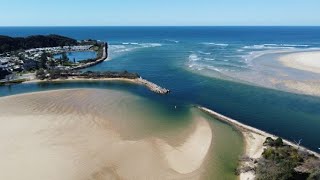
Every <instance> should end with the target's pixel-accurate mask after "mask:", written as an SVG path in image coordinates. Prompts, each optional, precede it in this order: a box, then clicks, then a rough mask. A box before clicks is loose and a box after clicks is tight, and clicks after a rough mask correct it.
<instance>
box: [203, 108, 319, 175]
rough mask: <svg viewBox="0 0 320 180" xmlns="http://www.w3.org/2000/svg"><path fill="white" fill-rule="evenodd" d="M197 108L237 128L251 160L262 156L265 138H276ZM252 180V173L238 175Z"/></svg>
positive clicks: (291, 144)
mask: <svg viewBox="0 0 320 180" xmlns="http://www.w3.org/2000/svg"><path fill="white" fill-rule="evenodd" d="M198 108H199V109H200V110H202V111H204V112H207V113H208V114H210V115H212V116H213V117H215V118H216V119H218V120H222V121H225V122H227V123H229V124H231V125H233V126H235V127H237V128H238V129H239V130H240V131H241V132H242V134H243V136H244V140H245V153H244V156H246V157H249V158H251V159H257V158H260V157H261V156H262V152H263V150H264V146H263V143H264V142H265V140H266V138H267V137H272V138H273V139H276V138H278V137H277V136H275V135H272V134H270V133H267V132H265V131H262V130H259V129H256V128H254V127H251V126H248V125H245V124H243V123H240V122H239V121H237V120H234V119H231V118H229V117H226V116H224V115H222V114H219V113H217V112H215V111H213V110H210V109H208V108H205V107H198ZM283 142H284V143H285V144H288V145H290V146H293V147H295V148H299V149H300V150H303V151H306V152H308V153H310V154H314V155H315V156H317V157H320V154H318V153H316V152H313V151H311V150H308V149H307V148H305V147H302V146H299V147H298V146H297V145H296V144H295V143H293V142H291V141H288V140H285V139H283ZM244 163H245V164H243V165H245V166H253V162H244ZM253 179H255V174H254V172H252V171H249V172H245V173H241V174H240V180H253Z"/></svg>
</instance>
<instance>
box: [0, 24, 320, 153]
mask: <svg viewBox="0 0 320 180" xmlns="http://www.w3.org/2000/svg"><path fill="white" fill-rule="evenodd" d="M319 30H320V28H318V27H171V28H169V27H153V28H152V27H82V28H80V27H72V28H71V27H65V28H64V27H57V28H0V34H8V35H15V36H17V35H29V34H52V33H59V34H62V35H67V36H71V37H74V38H77V39H86V38H92V39H100V40H106V41H108V42H109V43H110V45H111V46H110V53H111V60H110V61H106V62H104V63H101V64H99V65H97V66H95V67H92V68H89V69H88V70H99V71H104V70H128V71H132V72H138V73H139V74H140V75H141V76H143V77H144V78H146V79H149V80H151V81H153V82H155V83H157V84H159V85H161V86H163V87H166V88H168V89H170V90H171V91H172V93H171V94H170V95H168V96H159V95H156V94H153V93H152V92H149V91H148V90H147V89H145V88H144V87H141V86H136V85H127V84H124V83H119V82H114V83H111V82H90V83H88V82H85V83H80V82H77V83H65V84H62V83H54V84H41V85H38V84H23V85H14V86H10V87H0V95H1V96H6V95H10V94H17V93H24V92H30V91H39V90H48V89H60V88H111V89H123V90H126V91H130V92H133V93H135V94H137V95H140V96H144V97H147V98H150V99H151V100H155V101H157V102H159V103H163V104H165V105H166V106H168V107H172V108H174V106H177V107H178V108H179V107H184V106H190V105H193V104H199V105H202V106H206V107H208V108H211V109H213V110H215V111H217V112H219V113H222V114H224V115H227V116H230V117H231V118H234V119H237V120H239V121H241V122H243V123H246V124H248V125H251V126H254V127H256V128H259V129H262V130H265V131H268V132H270V133H273V134H276V135H280V136H282V137H284V138H286V139H289V140H292V141H293V140H299V139H302V144H303V145H304V146H307V147H309V148H311V149H313V150H315V151H319V150H318V147H320V139H319V137H320V131H319V128H320V108H319V107H320V98H319V97H311V96H306V95H298V94H292V93H286V92H282V91H277V90H271V89H266V88H262V87H256V86H251V85H245V84H242V83H239V82H231V81H226V80H223V79H220V78H219V77H217V78H214V77H213V76H207V75H206V74H204V73H202V71H204V69H205V70H206V72H209V73H210V75H211V74H217V72H221V73H237V72H246V71H250V70H251V65H250V63H249V62H250V61H249V62H247V61H246V58H245V57H247V55H250V53H251V52H255V51H261V50H268V49H272V50H273V49H278V48H282V49H283V48H286V49H292V48H294V49H303V48H318V47H320V45H319V42H320V35H319V33H318V32H319ZM229 71H230V72H229Z"/></svg>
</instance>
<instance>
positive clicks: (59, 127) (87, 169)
mask: <svg viewBox="0 0 320 180" xmlns="http://www.w3.org/2000/svg"><path fill="white" fill-rule="evenodd" d="M140 101H141V99H139V98H138V97H135V96H133V95H131V94H126V93H123V92H116V91H111V90H85V89H83V90H63V91H50V92H42V93H34V94H27V95H17V96H12V97H5V98H1V99H0V114H1V115H0V142H1V143H0V156H1V161H0V169H1V172H0V179H11V180H18V179H19V180H20V179H33V180H37V179H39V180H40V179H41V180H42V179H46V180H50V179H52V180H57V179H59V180H63V179H66V180H70V179H71V180H72V179H76V180H81V179H200V177H201V173H200V172H201V171H199V169H200V168H201V166H203V161H204V160H205V158H206V156H207V154H208V151H209V148H210V146H211V144H212V143H211V140H212V130H211V128H210V126H209V124H208V122H207V121H206V120H205V119H196V120H194V121H193V122H192V123H193V125H192V126H190V127H193V128H191V129H189V130H188V131H190V133H189V135H188V136H187V137H185V138H184V140H182V141H181V142H178V143H177V144H180V145H179V146H177V147H175V146H172V145H170V143H169V142H167V139H166V140H165V139H161V138H159V137H157V136H156V135H154V134H148V133H145V134H143V133H141V131H143V129H145V128H148V122H147V121H145V120H140V119H142V118H141V117H142V116H141V115H140V114H139V113H138V112H137V111H136V110H137V109H139V105H138V102H140ZM135 105H136V106H135ZM142 114H144V115H145V113H144V112H142ZM145 116H146V115H145ZM150 118H152V117H147V118H145V119H147V120H150ZM141 134H142V135H141ZM170 138H171V139H173V140H174V139H175V137H169V139H170Z"/></svg>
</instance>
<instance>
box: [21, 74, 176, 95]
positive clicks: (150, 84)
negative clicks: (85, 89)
mask: <svg viewBox="0 0 320 180" xmlns="http://www.w3.org/2000/svg"><path fill="white" fill-rule="evenodd" d="M68 81H70V82H72V81H74V82H76V81H89V82H90V81H121V82H127V83H133V84H137V85H142V86H145V87H147V88H148V89H149V90H150V91H152V92H154V93H157V94H163V95H164V94H168V93H170V90H168V89H165V88H162V87H161V86H159V85H157V84H155V83H153V82H150V81H148V80H146V79H143V78H141V77H140V78H136V79H129V78H99V79H89V78H80V77H73V78H67V79H54V80H30V81H25V82H23V83H46V82H47V83H50V82H68Z"/></svg>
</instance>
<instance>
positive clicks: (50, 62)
mask: <svg viewBox="0 0 320 180" xmlns="http://www.w3.org/2000/svg"><path fill="white" fill-rule="evenodd" d="M49 66H50V68H51V69H53V68H54V67H55V66H56V62H55V61H54V60H53V59H51V60H50V61H49Z"/></svg>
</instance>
